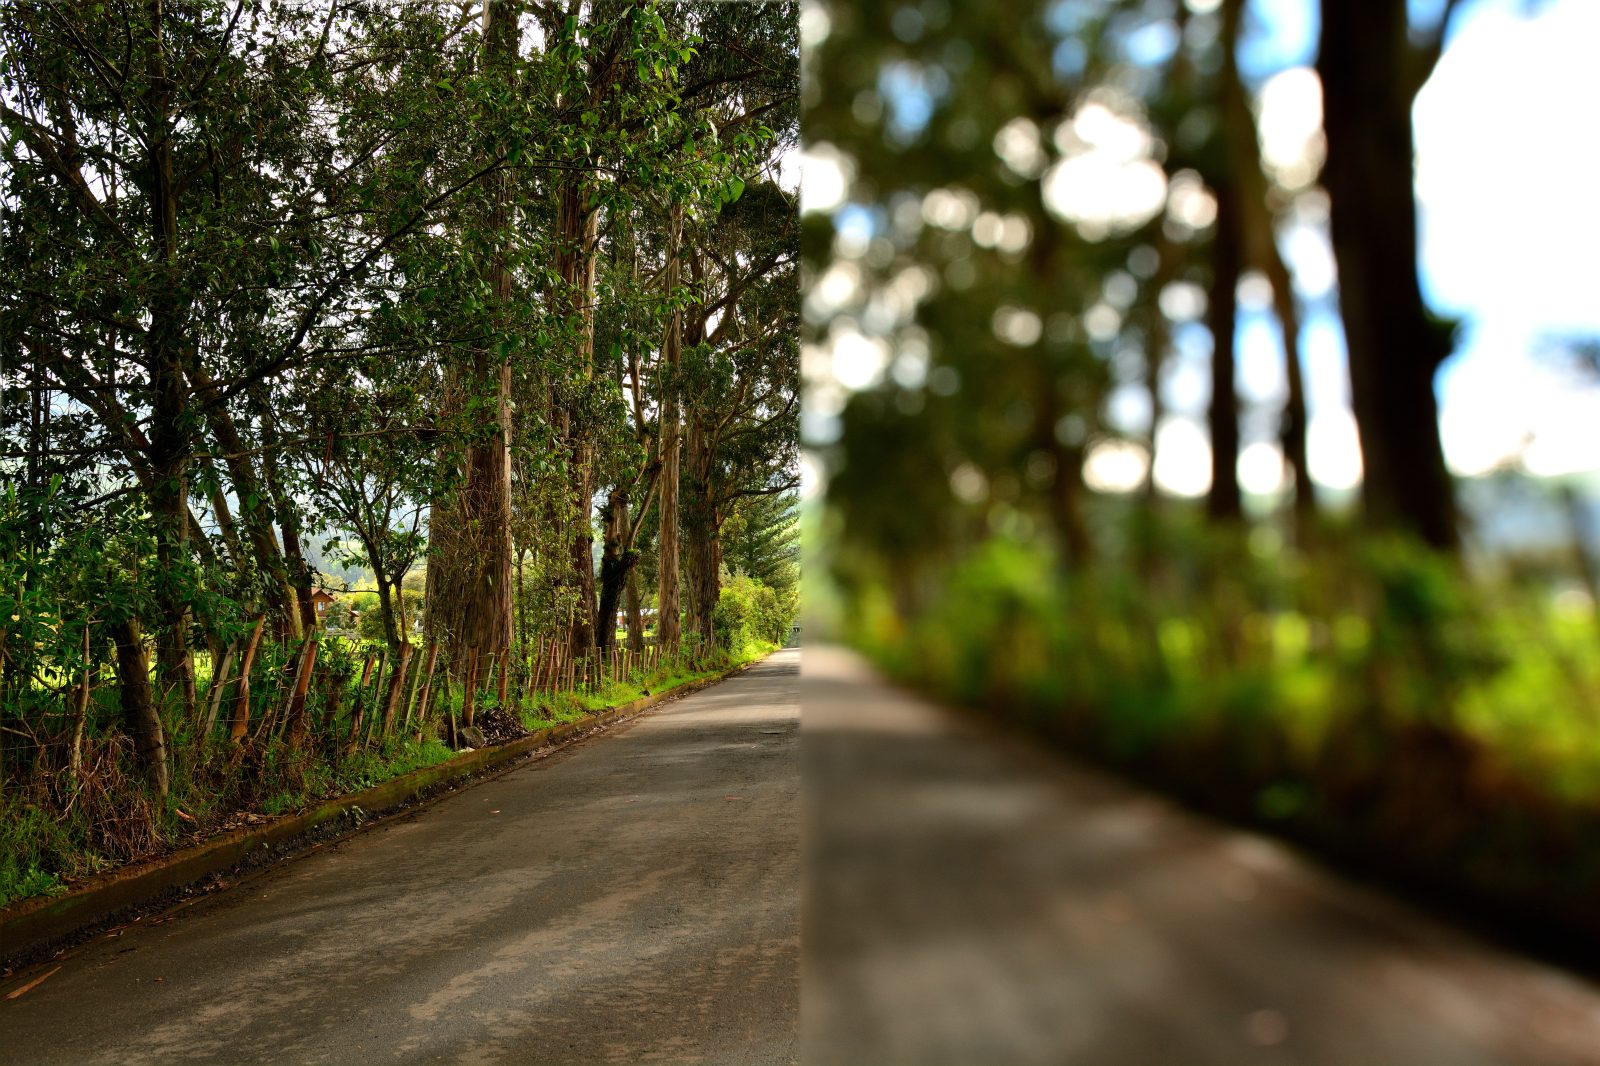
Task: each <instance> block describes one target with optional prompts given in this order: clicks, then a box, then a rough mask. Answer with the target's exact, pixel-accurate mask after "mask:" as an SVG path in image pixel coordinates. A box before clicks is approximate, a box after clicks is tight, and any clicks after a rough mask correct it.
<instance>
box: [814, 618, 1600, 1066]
mask: <svg viewBox="0 0 1600 1066" xmlns="http://www.w3.org/2000/svg"><path fill="white" fill-rule="evenodd" d="M801 701H802V704H803V705H804V707H805V727H804V736H803V742H802V745H801V750H802V765H803V767H804V769H803V774H804V778H805V793H804V807H805V811H806V851H805V861H804V869H805V878H806V898H805V903H804V911H803V922H804V928H805V937H804V951H803V957H802V969H803V972H804V974H805V981H804V987H805V994H804V996H803V997H802V1001H801V1004H802V1009H801V1017H802V1021H801V1032H802V1039H801V1060H802V1061H803V1062H806V1063H807V1064H813V1063H815V1064H819V1066H820V1064H846V1063H847V1064H852V1066H856V1064H859V1066H900V1064H911V1063H916V1064H939V1063H948V1064H951V1066H963V1064H964V1066H976V1064H983V1066H990V1064H1002V1063H1041V1064H1044V1063H1049V1064H1052V1066H1062V1064H1071V1066H1209V1064H1217V1066H1223V1064H1226V1066H1250V1064H1257V1063H1260V1064H1274V1066H1289V1064H1294V1066H1331V1064H1338V1066H1488V1064H1518V1066H1541V1064H1557V1063H1562V1064H1577V1063H1588V1064H1595V1063H1600V989H1597V988H1596V987H1595V986H1594V985H1593V984H1590V983H1588V982H1586V981H1584V980H1581V979H1579V978H1577V977H1575V976H1572V975H1570V974H1568V973H1565V972H1562V971H1560V970H1557V969H1554V968H1551V967H1548V966H1544V965H1540V964H1538V963H1535V962H1532V961H1529V960H1527V959H1523V958H1519V957H1516V956H1514V955H1511V954H1508V953H1505V952H1502V951H1499V950H1496V949H1495V948H1493V947H1490V946H1488V945H1486V944H1484V943H1482V942H1479V941H1476V940H1474V939H1472V938H1471V937H1469V936H1466V935H1465V934H1462V933H1459V932H1455V931H1452V930H1450V929H1448V928H1446V927H1445V926H1443V925H1441V924H1438V923H1436V922H1434V921H1432V920H1430V919H1429V918H1428V917H1427V916H1425V915H1424V914H1422V913H1420V912H1419V911H1418V910H1417V909H1416V908H1414V907H1410V906H1404V905H1401V904H1399V903H1396V902H1394V901H1392V900H1390V899H1387V898H1385V897H1383V896H1382V895H1380V894H1378V893H1375V892H1372V891H1369V890H1366V889H1363V888H1360V887H1358V886H1356V885H1353V884H1351V883H1349V882H1347V881H1345V880H1343V879H1341V878H1339V877H1337V876H1335V875H1333V874H1331V873H1329V872H1327V871H1325V870H1323V869H1320V868H1318V867H1317V866H1315V865H1313V864H1311V863H1309V862H1307V861H1305V860H1304V859H1302V858H1299V857H1297V856H1296V855H1295V854H1294V853H1292V852H1291V851H1289V850H1288V849H1286V848H1284V847H1281V846H1279V845H1277V844H1274V843H1272V842H1269V841H1267V840H1265V839H1262V838H1260V837H1258V836H1254V835H1251V834H1247V833H1242V832H1238V831H1235V830H1232V829H1230V828H1228V827H1226V826H1222V825H1219V824H1217V823H1215V822H1212V821H1208V820H1206V819H1203V818H1198V817H1195V816H1193V815H1189V814H1187V813H1185V812H1183V811H1181V810H1179V809H1177V808H1175V807H1174V806H1172V805H1171V804H1169V803H1167V802H1165V801H1163V800H1161V799H1158V798H1156V797H1153V796H1151V795H1150V794H1148V793H1145V792H1142V791H1139V790H1137V789H1134V788H1131V787H1129V786H1127V785H1124V784H1121V783H1118V782H1116V781H1114V780H1112V779H1110V778H1108V777H1106V776H1103V775H1100V774H1097V773H1094V772H1091V771H1089V770H1086V769H1083V768H1080V767H1075V766H1073V765H1072V764H1071V763H1070V762H1067V761H1064V760H1062V759H1061V758H1060V757H1059V756H1057V755H1054V754H1048V753H1043V752H1039V751H1035V750H1032V749H1030V748H1029V747H1027V746H1025V745H1023V744H1021V743H1020V742H1017V741H1015V740H1013V739H1009V738H1006V737H1002V736H996V735H993V734H992V733H989V732H986V731H985V730H984V729H983V728H982V727H981V726H980V725H979V724H977V722H976V721H975V720H973V719H971V718H967V717H963V716H960V715H956V714H952V713H950V712H947V711H942V710H940V709H938V708H935V707H933V706H930V705H929V704H928V703H926V702H924V701H922V700H918V699H915V698H913V697H910V696H907V695H905V694H903V693H900V692H898V691H896V690H893V689H891V688H889V687H887V686H885V685H884V684H882V683H881V682H880V681H878V680H877V679H876V678H875V677H874V676H873V675H872V673H871V672H870V671H869V670H868V669H867V668H866V667H865V666H864V665H863V664H862V663H861V662H860V661H859V660H858V659H855V658H854V657H852V656H850V655H848V654H847V653H844V652H840V651H835V650H831V649H826V648H807V649H806V653H805V663H804V669H803V671H802V679H801Z"/></svg>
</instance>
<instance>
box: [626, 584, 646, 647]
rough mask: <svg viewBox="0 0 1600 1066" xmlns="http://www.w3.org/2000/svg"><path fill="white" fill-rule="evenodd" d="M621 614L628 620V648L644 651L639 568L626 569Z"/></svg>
mask: <svg viewBox="0 0 1600 1066" xmlns="http://www.w3.org/2000/svg"><path fill="white" fill-rule="evenodd" d="M622 604H623V607H622V609H623V612H624V614H625V615H626V616H627V619H628V647H629V649H631V650H632V651H636V652H637V651H644V611H643V610H642V609H641V607H640V604H639V568H638V567H636V566H634V567H629V568H628V580H627V581H625V582H624V583H623V586H622Z"/></svg>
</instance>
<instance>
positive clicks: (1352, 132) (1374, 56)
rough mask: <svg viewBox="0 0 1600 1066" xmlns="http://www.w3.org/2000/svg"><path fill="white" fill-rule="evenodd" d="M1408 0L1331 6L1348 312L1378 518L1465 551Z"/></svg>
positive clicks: (1333, 185) (1336, 190)
mask: <svg viewBox="0 0 1600 1066" xmlns="http://www.w3.org/2000/svg"><path fill="white" fill-rule="evenodd" d="M1408 33H1409V28H1408V25H1407V16H1406V0H1362V2H1361V3H1347V2H1345V0H1324V2H1323V4H1322V37H1321V46H1320V50H1319V53H1318V56H1317V72H1318V74H1319V75H1320V76H1321V79H1322V91H1323V128H1324V131H1325V133H1326V136H1327V141H1328V159H1327V164H1326V166H1325V167H1324V168H1323V173H1322V181H1323V185H1324V186H1325V187H1326V188H1327V190H1328V193H1329V195H1330V198H1331V200H1332V205H1331V212H1332V214H1331V220H1330V221H1331V228H1332V232H1333V252H1334V258H1335V259H1336V260H1337V262H1338V267H1339V306H1340V310H1341V312H1342V314H1343V318H1344V331H1345V339H1346V341H1347V343H1348V347H1349V354H1350V398H1351V404H1352V406H1353V407H1354V409H1355V416H1356V423H1357V426H1358V427H1359V430H1360V435H1361V452H1362V468H1363V474H1362V483H1361V497H1362V502H1363V505H1364V507H1365V510H1366V516H1367V520H1368V522H1370V523H1371V524H1373V525H1375V526H1378V527H1380V528H1388V529H1395V530H1400V531H1403V532H1406V533H1410V534H1413V535H1415V536H1417V537H1420V538H1421V539H1422V540H1423V541H1424V542H1426V543H1427V544H1430V545H1432V546H1433V547H1436V548H1440V549H1444V550H1447V551H1453V550H1455V549H1456V548H1457V547H1458V546H1459V534H1458V531H1457V522H1456V504H1455V490H1454V486H1453V484H1452V483H1451V480H1450V472H1449V470H1448V469H1447V468H1446V466H1445V461H1444V449H1443V446H1442V445H1441V443H1440V440H1439V410H1438V401H1437V398H1436V397H1435V395H1434V391H1433V381H1434V375H1435V373H1436V372H1437V370H1438V368H1439V364H1440V363H1442V362H1443V361H1444V359H1445V358H1446V357H1447V356H1448V355H1449V353H1450V340H1449V337H1448V335H1447V334H1446V333H1445V331H1444V330H1442V329H1441V328H1439V327H1438V326H1437V325H1436V324H1435V323H1434V322H1432V321H1431V320H1430V319H1429V317H1428V313H1427V310H1426V308H1425V307H1424V306H1423V303H1422V292H1421V287H1420V285H1419V283H1418V280H1417V236H1416V235H1417V214H1416V200H1415V191H1414V174H1413V158H1414V156H1415V154H1416V148H1415V142H1414V139H1413V132H1412V127H1411V105H1412V102H1413V101H1414V99H1415V95H1416V90H1417V89H1418V88H1420V84H1419V83H1418V81H1417V78H1416V70H1415V62H1416V57H1415V56H1414V55H1413V53H1412V50H1411V48H1410V45H1409V42H1408Z"/></svg>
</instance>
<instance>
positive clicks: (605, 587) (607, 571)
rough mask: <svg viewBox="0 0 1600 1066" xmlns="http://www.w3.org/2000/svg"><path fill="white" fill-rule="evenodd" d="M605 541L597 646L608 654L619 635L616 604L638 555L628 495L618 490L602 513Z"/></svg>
mask: <svg viewBox="0 0 1600 1066" xmlns="http://www.w3.org/2000/svg"><path fill="white" fill-rule="evenodd" d="M601 517H602V518H603V519H604V523H605V541H604V546H603V547H602V548H601V552H600V609H599V611H598V612H597V613H596V615H595V646H596V647H598V648H599V649H600V650H601V651H606V650H608V649H609V648H610V647H611V645H612V641H613V638H614V637H615V635H616V628H617V627H616V618H617V604H618V603H619V602H620V601H621V600H622V590H623V587H624V586H625V585H626V584H627V581H628V578H629V577H630V576H631V575H632V573H633V568H634V564H635V563H637V562H638V561H639V553H638V552H636V551H634V550H633V548H632V547H631V546H630V545H629V544H628V526H629V521H628V517H629V516H628V491H627V489H625V488H623V487H621V486H616V487H613V488H612V490H611V495H610V496H609V497H608V498H607V500H606V504H605V506H604V507H603V508H602V509H601Z"/></svg>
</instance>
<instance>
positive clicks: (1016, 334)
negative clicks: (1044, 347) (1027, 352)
mask: <svg viewBox="0 0 1600 1066" xmlns="http://www.w3.org/2000/svg"><path fill="white" fill-rule="evenodd" d="M990 328H991V329H993V330H994V335H995V336H996V337H998V338H999V339H1000V340H1002V341H1004V342H1005V343H1006V344H1009V345H1011V346H1013V347H1016V348H1027V347H1029V346H1031V345H1034V344H1037V343H1038V342H1039V336H1040V334H1042V333H1043V332H1044V323H1043V322H1041V321H1040V319H1039V316H1038V315H1037V314H1035V313H1034V312H1032V311H1030V310H1028V309H1027V308H1025V307H997V308H995V312H994V318H993V319H992V320H991V322H990Z"/></svg>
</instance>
